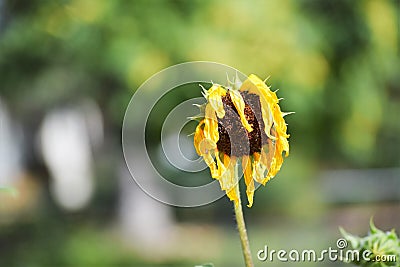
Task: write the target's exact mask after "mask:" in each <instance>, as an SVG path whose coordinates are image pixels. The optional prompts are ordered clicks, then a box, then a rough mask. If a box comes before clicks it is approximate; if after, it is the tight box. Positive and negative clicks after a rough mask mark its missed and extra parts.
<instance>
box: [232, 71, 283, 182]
mask: <svg viewBox="0 0 400 267" xmlns="http://www.w3.org/2000/svg"><path fill="white" fill-rule="evenodd" d="M240 90H241V91H248V92H249V93H252V94H257V95H258V96H259V97H260V102H261V109H262V117H263V120H264V124H265V129H264V131H265V133H266V134H267V136H268V137H269V138H270V139H272V140H274V142H275V146H274V152H271V149H269V152H268V154H269V155H267V156H266V157H265V158H266V162H265V163H264V164H262V165H264V166H265V165H267V166H268V174H267V176H266V177H265V178H264V179H262V182H263V184H265V183H266V182H267V181H268V180H269V179H270V178H272V177H274V176H275V175H276V174H277V173H278V171H279V170H280V168H281V166H282V163H283V156H282V153H283V152H285V156H286V157H287V156H288V155H289V142H288V140H287V138H288V137H289V135H288V134H287V133H286V131H287V126H286V122H285V119H284V118H283V117H284V116H285V113H283V112H282V111H281V109H280V107H279V99H278V97H277V96H276V93H275V92H272V91H271V90H270V89H269V87H268V86H267V85H266V84H265V83H264V81H262V80H261V79H260V78H258V77H257V76H256V75H254V74H251V75H250V76H249V77H248V79H247V80H246V81H244V82H243V84H242V87H241V88H240ZM270 153H273V156H272V158H271V156H270ZM266 163H268V164H266ZM257 165H258V164H257ZM254 172H256V173H258V174H260V173H261V169H260V167H259V166H253V173H254ZM258 178H259V176H257V179H258ZM257 181H258V180H257Z"/></svg>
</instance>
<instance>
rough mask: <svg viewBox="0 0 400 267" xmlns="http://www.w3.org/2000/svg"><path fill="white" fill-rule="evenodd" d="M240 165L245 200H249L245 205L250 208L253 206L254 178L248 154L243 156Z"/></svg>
mask: <svg viewBox="0 0 400 267" xmlns="http://www.w3.org/2000/svg"><path fill="white" fill-rule="evenodd" d="M242 167H243V174H244V181H245V183H246V194H247V201H248V202H249V204H248V205H247V207H249V208H251V206H253V198H254V190H255V188H254V180H253V177H252V173H251V160H250V157H249V156H243V158H242Z"/></svg>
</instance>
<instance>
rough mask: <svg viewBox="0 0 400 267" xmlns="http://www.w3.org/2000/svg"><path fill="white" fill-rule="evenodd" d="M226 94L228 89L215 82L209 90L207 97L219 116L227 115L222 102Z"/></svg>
mask: <svg viewBox="0 0 400 267" xmlns="http://www.w3.org/2000/svg"><path fill="white" fill-rule="evenodd" d="M225 95H226V90H225V89H224V88H223V87H222V86H221V85H218V84H213V86H212V87H211V88H210V89H208V91H207V95H206V97H207V100H208V103H210V105H211V107H212V109H213V110H214V111H215V113H216V114H217V116H218V118H223V117H224V116H225V110H224V105H223V103H222V97H223V96H225Z"/></svg>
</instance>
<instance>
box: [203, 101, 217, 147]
mask: <svg viewBox="0 0 400 267" xmlns="http://www.w3.org/2000/svg"><path fill="white" fill-rule="evenodd" d="M204 136H205V137H206V138H207V139H210V140H211V141H213V142H214V143H215V144H216V143H217V142H218V140H219V134H218V121H217V116H216V114H215V111H214V109H213V108H212V106H211V105H210V104H207V105H206V111H205V118H204Z"/></svg>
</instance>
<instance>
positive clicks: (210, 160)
mask: <svg viewBox="0 0 400 267" xmlns="http://www.w3.org/2000/svg"><path fill="white" fill-rule="evenodd" d="M202 156H203V159H204V162H205V163H206V164H207V165H208V167H209V168H210V172H211V177H213V178H216V177H218V169H217V166H216V164H215V161H214V159H213V157H212V155H211V152H210V153H207V154H203V155H202Z"/></svg>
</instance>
